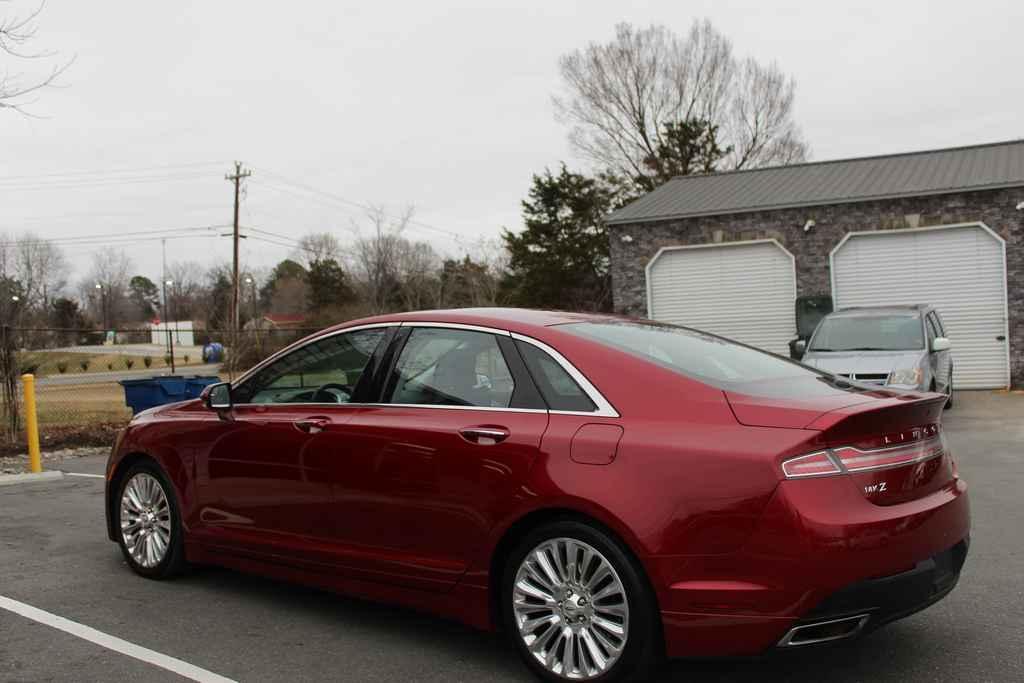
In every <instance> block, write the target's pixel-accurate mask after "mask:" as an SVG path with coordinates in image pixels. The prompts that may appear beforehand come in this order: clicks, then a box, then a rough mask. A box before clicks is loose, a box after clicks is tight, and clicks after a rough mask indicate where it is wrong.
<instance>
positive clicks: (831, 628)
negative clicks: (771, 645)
mask: <svg viewBox="0 0 1024 683" xmlns="http://www.w3.org/2000/svg"><path fill="white" fill-rule="evenodd" d="M870 618H871V615H870V614H858V615H857V616H854V617H843V618H841V619H828V620H827V621H815V622H812V623H810V624H800V625H799V626H794V627H793V628H791V629H789V631H787V632H786V635H784V636H783V637H782V640H780V641H779V643H778V645H776V647H798V646H800V645H813V644H815V643H827V642H829V641H832V640H843V639H844V638H853V637H854V636H855V635H857V634H858V633H860V632H861V631H863V630H864V627H865V626H866V625H867V623H868V619H870Z"/></svg>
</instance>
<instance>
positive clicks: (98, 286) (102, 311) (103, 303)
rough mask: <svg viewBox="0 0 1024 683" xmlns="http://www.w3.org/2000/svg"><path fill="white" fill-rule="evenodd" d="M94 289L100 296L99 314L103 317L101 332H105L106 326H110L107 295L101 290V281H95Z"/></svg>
mask: <svg viewBox="0 0 1024 683" xmlns="http://www.w3.org/2000/svg"><path fill="white" fill-rule="evenodd" d="M96 290H97V291H98V292H99V296H100V315H101V316H102V317H103V333H104V334H106V332H107V328H108V327H110V316H109V314H108V313H107V296H106V293H105V292H104V291H103V284H102V283H99V282H97V283H96Z"/></svg>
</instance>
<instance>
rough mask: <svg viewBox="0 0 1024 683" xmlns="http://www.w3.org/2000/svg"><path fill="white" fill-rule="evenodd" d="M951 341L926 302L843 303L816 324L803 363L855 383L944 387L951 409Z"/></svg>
mask: <svg viewBox="0 0 1024 683" xmlns="http://www.w3.org/2000/svg"><path fill="white" fill-rule="evenodd" d="M951 346H952V344H951V342H950V340H949V338H948V337H946V332H945V329H944V328H943V325H942V318H940V317H939V312H938V311H936V310H935V309H934V308H932V307H931V306H928V305H926V304H918V305H914V306H884V307H883V306H879V307H877V308H845V309H843V310H840V311H836V312H834V313H830V314H829V315H827V316H825V317H824V318H823V319H822V320H821V322H820V323H818V327H817V328H816V329H815V330H814V334H813V335H811V338H810V340H809V341H808V342H807V345H806V351H805V352H804V357H803V359H802V362H803V363H804V364H806V365H810V366H811V367H813V368H818V369H819V370H824V371H825V372H829V373H832V374H834V375H839V376H841V377H846V378H849V379H850V380H853V381H856V382H861V383H866V384H879V385H883V386H886V387H889V388H892V389H906V390H915V391H937V392H941V393H944V394H946V395H947V396H948V397H949V398H948V400H947V402H946V407H947V408H948V407H950V406H952V405H953V354H952V351H951V350H950V348H951Z"/></svg>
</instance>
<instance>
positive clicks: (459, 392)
mask: <svg viewBox="0 0 1024 683" xmlns="http://www.w3.org/2000/svg"><path fill="white" fill-rule="evenodd" d="M514 390H515V381H514V380H513V379H512V373H511V372H510V371H509V367H508V365H507V364H506V363H505V357H504V356H503V355H502V353H501V349H500V348H499V346H498V341H497V339H495V337H494V335H492V334H487V333H486V332H474V331H471V330H457V329H447V328H442V327H438V328H433V327H418V328H414V329H413V330H412V332H411V333H410V334H409V338H408V340H407V341H406V342H405V347H404V348H403V349H402V352H401V354H399V356H398V361H397V363H396V364H395V371H394V373H393V375H392V377H391V380H390V382H389V383H388V390H387V392H386V398H385V402H386V403H401V404H410V405H442V406H476V407H481V408H507V407H508V406H509V404H510V403H511V401H512V392H513V391H514Z"/></svg>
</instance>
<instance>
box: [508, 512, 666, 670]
mask: <svg viewBox="0 0 1024 683" xmlns="http://www.w3.org/2000/svg"><path fill="white" fill-rule="evenodd" d="M641 572H642V569H640V567H639V566H638V565H637V564H636V563H635V561H633V560H632V559H631V558H630V557H629V556H628V555H627V554H626V551H625V550H624V549H623V548H622V547H621V545H620V544H619V543H618V542H617V541H616V540H615V539H613V538H612V537H611V536H609V535H608V534H607V533H606V532H604V531H603V530H601V529H598V528H597V527H595V526H591V525H588V524H584V523H581V522H576V521H561V522H555V523H552V524H547V525H545V526H543V527H540V528H538V529H536V530H535V531H533V532H532V533H530V534H528V535H527V536H526V537H525V538H524V539H523V540H522V541H521V542H520V543H519V544H518V546H517V547H516V548H515V550H514V551H513V552H512V553H511V554H510V556H509V558H508V562H507V564H506V567H505V574H504V581H503V582H502V596H501V597H502V602H503V603H504V605H505V609H504V622H505V630H506V631H507V632H508V634H509V635H510V636H511V638H512V640H513V641H514V642H515V644H516V647H517V649H518V650H519V653H520V654H521V655H522V657H523V659H524V661H525V662H526V664H527V666H529V667H530V669H532V670H533V672H534V673H535V674H537V675H538V676H539V677H540V678H541V679H543V680H548V681H567V680H574V681H578V680H584V681H602V682H603V681H641V680H647V678H648V677H649V676H651V675H652V674H653V673H654V671H655V670H656V669H657V665H658V663H659V660H660V653H661V651H662V648H661V633H660V629H659V628H658V611H657V604H656V601H655V599H654V596H653V595H652V594H651V591H650V588H649V587H648V585H647V582H646V580H645V578H644V577H643V575H642V573H641Z"/></svg>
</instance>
